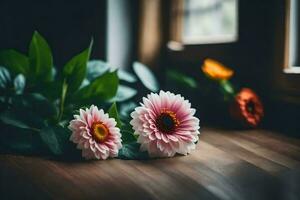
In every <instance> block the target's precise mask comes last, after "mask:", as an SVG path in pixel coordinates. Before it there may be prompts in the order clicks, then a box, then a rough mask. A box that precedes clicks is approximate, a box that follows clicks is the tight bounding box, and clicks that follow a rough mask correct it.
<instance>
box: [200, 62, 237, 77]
mask: <svg viewBox="0 0 300 200" xmlns="http://www.w3.org/2000/svg"><path fill="white" fill-rule="evenodd" d="M202 71H203V72H204V73H205V74H206V75H207V76H209V77H210V78H212V79H214V80H228V79H230V78H231V77H232V75H233V74H234V71H233V70H231V69H229V68H227V67H225V66H224V65H223V64H222V63H219V62H218V61H216V60H213V59H209V58H208V59H205V60H204V64H203V66H202Z"/></svg>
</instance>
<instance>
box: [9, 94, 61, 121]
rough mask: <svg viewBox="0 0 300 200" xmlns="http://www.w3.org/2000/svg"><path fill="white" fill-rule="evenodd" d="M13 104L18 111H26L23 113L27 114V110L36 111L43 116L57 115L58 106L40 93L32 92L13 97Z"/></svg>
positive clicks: (36, 113)
mask: <svg viewBox="0 0 300 200" xmlns="http://www.w3.org/2000/svg"><path fill="white" fill-rule="evenodd" d="M12 104H13V105H14V107H15V108H14V109H16V111H17V112H18V110H20V111H19V112H25V113H24V114H22V115H25V116H26V112H28V113H34V115H36V116H40V117H41V118H46V119H48V118H50V117H54V116H56V115H57V109H56V107H55V106H54V105H53V104H52V103H51V102H50V101H48V99H46V98H45V97H44V96H43V95H41V94H39V93H31V94H26V95H18V96H15V97H13V99H12Z"/></svg>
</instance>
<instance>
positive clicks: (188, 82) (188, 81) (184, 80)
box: [167, 70, 197, 88]
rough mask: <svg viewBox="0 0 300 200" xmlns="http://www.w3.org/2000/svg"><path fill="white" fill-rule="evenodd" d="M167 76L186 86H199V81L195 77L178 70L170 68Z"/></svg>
mask: <svg viewBox="0 0 300 200" xmlns="http://www.w3.org/2000/svg"><path fill="white" fill-rule="evenodd" d="M167 76H168V77H169V78H171V79H172V80H174V81H176V82H177V83H179V84H181V85H183V86H186V87H188V88H197V81H196V80H195V79H193V78H192V77H189V76H186V75H184V74H182V73H180V72H177V71H175V70H168V71H167Z"/></svg>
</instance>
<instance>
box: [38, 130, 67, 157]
mask: <svg viewBox="0 0 300 200" xmlns="http://www.w3.org/2000/svg"><path fill="white" fill-rule="evenodd" d="M57 133H58V131H57V129H55V127H52V126H44V127H43V128H42V129H41V131H40V134H39V135H40V138H41V140H42V141H43V143H44V144H45V145H46V147H47V148H48V149H49V150H50V151H51V153H53V154H54V155H60V154H62V153H63V150H62V147H61V146H60V144H59V140H58V138H57V135H56V134H57Z"/></svg>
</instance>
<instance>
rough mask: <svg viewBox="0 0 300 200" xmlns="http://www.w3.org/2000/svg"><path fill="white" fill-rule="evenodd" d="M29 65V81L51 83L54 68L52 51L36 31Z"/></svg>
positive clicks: (30, 49)
mask: <svg viewBox="0 0 300 200" xmlns="http://www.w3.org/2000/svg"><path fill="white" fill-rule="evenodd" d="M29 64H30V69H29V73H28V76H27V77H28V79H30V80H32V81H34V82H49V81H51V79H52V66H53V59H52V53H51V49H50V47H49V45H48V43H47V42H46V40H45V39H44V38H43V37H42V36H41V35H40V34H39V33H38V32H36V31H35V32H34V34H33V37H32V39H31V42H30V45H29Z"/></svg>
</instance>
